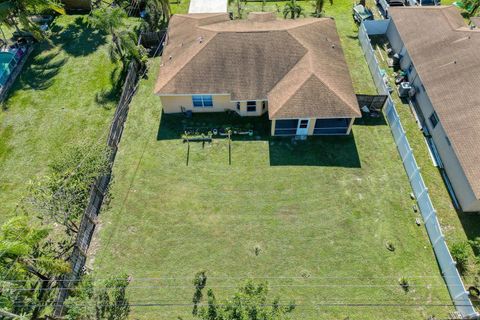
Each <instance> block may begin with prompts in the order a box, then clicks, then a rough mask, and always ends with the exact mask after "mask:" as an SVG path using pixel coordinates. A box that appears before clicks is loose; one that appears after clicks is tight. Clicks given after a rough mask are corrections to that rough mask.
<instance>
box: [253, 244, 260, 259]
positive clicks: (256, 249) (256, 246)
mask: <svg viewBox="0 0 480 320" xmlns="http://www.w3.org/2000/svg"><path fill="white" fill-rule="evenodd" d="M253 252H254V253H255V255H256V256H257V257H258V256H259V255H260V253H261V252H262V248H260V246H259V245H258V244H257V245H255V247H254V248H253Z"/></svg>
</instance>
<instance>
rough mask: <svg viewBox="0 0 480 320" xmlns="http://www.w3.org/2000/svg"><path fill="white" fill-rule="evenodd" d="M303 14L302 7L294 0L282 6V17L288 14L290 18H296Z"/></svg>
mask: <svg viewBox="0 0 480 320" xmlns="http://www.w3.org/2000/svg"><path fill="white" fill-rule="evenodd" d="M304 15H305V14H304V13H303V8H302V7H301V6H300V5H298V4H297V1H296V0H290V2H288V3H287V4H286V5H285V7H284V8H283V17H284V18H285V19H287V17H288V16H290V19H296V18H299V17H300V16H304Z"/></svg>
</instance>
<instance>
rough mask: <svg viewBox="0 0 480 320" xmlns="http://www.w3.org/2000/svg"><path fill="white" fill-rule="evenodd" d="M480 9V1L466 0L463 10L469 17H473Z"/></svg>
mask: <svg viewBox="0 0 480 320" xmlns="http://www.w3.org/2000/svg"><path fill="white" fill-rule="evenodd" d="M479 8H480V0H464V1H463V9H464V10H465V12H466V14H467V16H468V17H473V16H475V14H476V13H477V11H478V9H479Z"/></svg>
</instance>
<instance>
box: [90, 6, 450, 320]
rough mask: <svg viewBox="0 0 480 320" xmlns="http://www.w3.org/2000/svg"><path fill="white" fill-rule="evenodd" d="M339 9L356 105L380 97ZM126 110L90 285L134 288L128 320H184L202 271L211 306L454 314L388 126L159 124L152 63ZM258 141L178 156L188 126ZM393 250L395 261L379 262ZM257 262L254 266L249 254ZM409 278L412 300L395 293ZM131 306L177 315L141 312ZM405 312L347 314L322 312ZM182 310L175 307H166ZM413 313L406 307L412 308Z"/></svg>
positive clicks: (195, 146)
mask: <svg viewBox="0 0 480 320" xmlns="http://www.w3.org/2000/svg"><path fill="white" fill-rule="evenodd" d="M350 6H351V3H350V2H348V1H345V0H344V1H342V2H335V4H334V5H333V6H332V7H330V6H329V5H328V6H327V9H328V10H327V13H328V14H330V15H335V16H336V20H337V25H338V28H339V32H340V34H341V38H342V43H343V46H344V50H345V52H346V56H347V61H348V63H349V66H350V67H351V73H352V77H353V80H354V85H355V88H356V90H357V92H358V93H373V92H375V88H374V86H373V83H372V80H371V78H370V73H369V71H368V68H367V66H366V63H365V61H364V59H363V54H362V51H361V49H360V47H359V44H358V40H357V39H356V31H357V28H356V26H355V25H354V23H353V22H352V18H351V14H350V8H351V7H350ZM150 63H151V68H150V70H151V72H150V74H149V77H148V79H147V80H142V82H141V84H140V88H139V91H138V92H137V95H136V96H135V98H134V101H133V102H132V105H131V111H130V114H129V118H128V120H127V124H126V129H125V131H124V136H123V139H122V143H121V145H120V149H119V154H118V156H117V160H116V163H115V168H114V175H115V178H114V183H113V185H112V194H113V195H114V198H113V200H112V202H111V203H110V206H109V208H108V209H107V210H106V211H105V212H104V213H103V214H102V218H101V219H102V224H101V227H100V228H99V230H100V232H99V233H98V234H97V238H96V241H95V242H94V247H93V250H92V252H91V259H90V265H91V266H93V269H94V272H95V274H96V275H97V276H98V277H100V278H101V277H104V276H106V275H110V274H112V273H113V274H114V273H118V272H127V273H128V274H130V275H132V277H133V281H132V283H131V285H130V289H129V296H130V299H131V303H132V304H134V306H133V308H132V309H133V312H132V318H135V319H136V318H139V319H153V318H155V319H177V317H179V316H180V317H182V318H183V319H190V313H191V306H179V305H178V304H189V303H190V301H191V298H192V295H193V285H192V278H193V275H194V274H195V273H196V272H198V271H201V270H206V271H207V275H208V276H209V279H208V284H209V285H211V286H213V287H214V289H215V291H216V292H217V293H218V295H219V297H220V298H225V297H227V296H228V295H229V294H231V293H232V292H234V290H235V287H237V286H239V285H240V284H241V283H243V281H245V280H246V279H249V278H254V279H257V280H258V281H261V280H267V281H268V282H269V284H270V287H271V294H272V296H275V295H280V296H281V299H282V301H285V302H287V301H289V300H291V299H294V300H295V301H296V302H297V304H298V308H297V310H296V311H295V316H294V318H295V319H345V318H347V317H349V319H425V318H427V317H428V316H429V315H432V314H435V315H436V316H437V317H441V318H445V317H447V314H448V312H451V311H453V308H452V307H446V306H445V307H438V306H432V304H437V305H438V304H449V303H450V298H449V295H448V292H447V290H446V288H445V285H444V282H443V280H442V278H441V276H440V273H439V270H438V266H437V264H436V261H435V257H434V255H433V251H432V249H431V246H430V242H429V240H428V237H427V235H426V232H425V229H424V227H417V226H416V225H415V218H417V217H419V215H418V214H417V213H414V212H413V210H412V206H413V205H414V202H413V201H412V200H411V199H410V192H411V189H410V185H409V183H408V180H407V177H406V175H405V171H404V169H403V166H402V164H401V161H400V159H399V156H398V153H397V150H396V147H395V144H394V142H393V139H392V135H391V133H390V129H389V127H388V126H387V125H386V123H385V121H384V120H383V119H381V120H378V121H372V120H366V121H363V120H359V121H357V122H356V124H355V125H354V127H353V134H352V135H351V136H350V137H346V138H340V137H336V138H334V137H332V138H310V139H309V140H308V141H306V142H305V141H304V142H302V141H297V142H292V141H291V139H288V138H286V139H279V138H270V137H269V135H268V132H269V124H268V121H266V120H265V119H238V118H229V117H227V116H226V115H223V114H217V115H213V116H212V115H210V116H201V115H194V117H193V118H192V119H191V120H186V119H184V118H182V117H178V116H165V115H164V116H161V105H160V101H159V99H158V97H156V96H154V95H153V94H152V92H153V86H154V82H155V80H156V75H157V72H158V68H159V65H160V60H159V59H155V60H152V61H151V62H150ZM221 125H234V126H237V127H243V128H247V127H253V128H254V136H253V137H250V138H240V137H236V138H234V139H233V141H232V145H231V150H232V165H229V164H228V157H229V153H228V141H227V140H226V139H214V141H213V142H212V143H211V144H208V143H207V144H205V145H202V144H200V143H191V146H190V153H189V157H188V166H187V165H186V162H187V148H188V147H187V144H184V143H183V142H182V140H181V139H180V135H181V132H182V128H183V127H184V126H195V127H202V126H210V127H216V126H221ZM386 242H392V243H393V244H394V245H395V248H396V250H395V251H394V252H390V251H388V250H387V249H386V246H385V244H386ZM256 248H259V254H258V255H256V254H255V251H256V250H255V249H256ZM401 276H405V277H407V278H408V279H409V281H410V283H411V284H412V290H411V291H410V292H408V293H404V292H403V290H402V289H401V288H400V286H399V285H398V279H399V278H400V277H401ZM139 303H158V304H174V305H169V306H156V307H153V306H152V307H140V306H135V304H139ZM339 303H353V304H362V303H366V304H376V303H378V304H387V303H390V304H401V305H405V304H409V305H410V306H409V307H399V306H390V307H387V306H377V307H372V306H364V307H358V306H357V307H342V306H332V305H331V304H339ZM175 304H177V305H175ZM412 305H413V306H412Z"/></svg>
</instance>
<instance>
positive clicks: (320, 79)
mask: <svg viewBox="0 0 480 320" xmlns="http://www.w3.org/2000/svg"><path fill="white" fill-rule="evenodd" d="M349 72H350V71H349ZM312 73H313V75H314V76H315V78H317V79H318V80H319V81H320V82H321V83H323V84H324V85H325V86H326V87H327V89H328V90H329V91H330V92H332V93H333V94H334V95H335V96H337V97H338V98H339V99H340V100H342V101H343V103H345V104H346V105H347V106H348V107H349V108H350V109H352V110H353V111H355V112H357V111H358V110H357V108H356V107H357V106H352V105H351V104H350V103H349V102H347V101H346V100H345V99H344V98H343V97H341V96H340V95H338V94H337V93H336V92H335V90H334V89H333V88H332V87H331V86H330V85H329V84H328V83H326V82H325V81H324V80H323V79H322V78H321V77H319V76H318V75H317V73H316V72H312Z"/></svg>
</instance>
